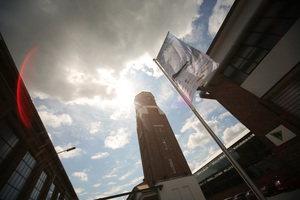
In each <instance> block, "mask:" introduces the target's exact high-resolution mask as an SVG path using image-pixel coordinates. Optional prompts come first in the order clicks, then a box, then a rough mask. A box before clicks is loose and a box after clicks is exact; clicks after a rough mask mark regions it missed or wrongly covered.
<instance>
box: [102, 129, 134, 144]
mask: <svg viewBox="0 0 300 200" xmlns="http://www.w3.org/2000/svg"><path fill="white" fill-rule="evenodd" d="M129 136H130V134H129V132H128V130H127V128H120V129H119V130H118V132H114V131H113V132H111V134H110V135H109V136H108V137H106V138H105V140H104V145H105V147H108V148H112V149H118V148H122V147H124V146H125V145H126V144H128V143H129Z"/></svg>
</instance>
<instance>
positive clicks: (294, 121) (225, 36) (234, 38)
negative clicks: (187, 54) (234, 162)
mask: <svg viewBox="0 0 300 200" xmlns="http://www.w3.org/2000/svg"><path fill="white" fill-rule="evenodd" d="M299 10H300V2H299V1H296V0H255V1H247V0H237V1H235V2H234V4H233V6H232V8H231V10H230V12H229V13H228V15H227V17H226V19H225V21H224V23H223V24H222V26H221V28H220V30H219V32H218V33H217V35H216V37H215V38H214V40H213V42H212V44H211V46H210V47H209V49H208V51H207V54H208V55H209V56H210V57H211V58H212V59H214V60H215V61H216V62H218V63H220V67H219V69H218V70H217V71H216V74H215V75H214V76H213V78H212V79H211V81H210V82H208V83H207V84H206V85H203V86H202V87H199V90H200V97H202V98H208V99H214V100H217V101H218V102H219V103H220V104H222V105H223V106H224V107H225V108H226V109H227V110H228V111H229V112H231V113H232V114H233V115H234V116H235V117H236V118H237V119H238V120H239V121H240V122H241V123H243V124H244V125H245V126H246V127H247V128H248V129H249V130H250V131H251V133H252V134H254V136H255V138H256V139H257V140H258V141H259V142H260V143H262V144H263V145H264V146H265V147H266V148H267V149H268V151H270V152H269V153H268V155H265V156H264V157H263V158H262V160H268V162H269V163H267V164H266V163H265V164H264V165H262V163H261V161H258V160H257V161H254V160H252V161H253V162H256V163H252V164H253V166H252V168H253V169H252V172H251V171H250V170H246V171H247V172H248V175H249V176H251V177H252V178H253V180H254V182H255V183H256V184H257V186H259V187H260V186H261V185H263V184H267V183H270V182H272V181H273V180H274V177H275V176H277V177H294V176H298V175H299V174H300V137H299V133H300V123H299V122H300V64H299V62H300V54H299V52H300V46H299V44H300V20H299V15H300V12H299ZM251 151H252V149H251V147H250V146H249V147H248V152H249V154H251ZM252 161H251V162H252ZM255 168H256V170H255ZM199 170H200V171H201V169H199ZM200 171H199V172H200ZM253 171H255V173H253ZM220 172H221V171H220ZM216 174H217V173H216ZM198 175H200V174H198ZM228 177H230V176H228ZM211 180H212V179H211ZM208 185H209V183H205V182H201V187H202V188H205V187H206V186H208ZM217 187H221V188H220V189H218V188H217ZM225 188H226V185H225V184H223V186H220V185H219V184H212V185H211V187H210V189H209V190H210V191H207V194H209V197H210V199H222V198H225V197H227V195H229V194H231V195H232V194H234V192H237V191H236V190H238V189H236V190H235V191H234V189H233V188H227V189H225ZM203 191H204V193H206V190H203ZM221 191H222V192H221Z"/></svg>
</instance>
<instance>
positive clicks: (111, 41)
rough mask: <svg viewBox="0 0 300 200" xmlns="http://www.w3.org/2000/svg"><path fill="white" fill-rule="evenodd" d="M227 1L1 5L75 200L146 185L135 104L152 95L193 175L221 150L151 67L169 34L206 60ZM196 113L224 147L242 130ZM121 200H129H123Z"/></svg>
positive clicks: (207, 109) (223, 116)
mask: <svg viewBox="0 0 300 200" xmlns="http://www.w3.org/2000/svg"><path fill="white" fill-rule="evenodd" d="M232 4H233V0H187V1H184V2H183V1H182V0H164V1H162V0H123V1H121V0H119V1H118V0H85V1H80V0H74V1H70V0H64V1H61V0H24V1H16V0H2V1H0V32H1V34H2V36H3V38H4V40H5V42H6V44H7V47H8V49H9V51H10V53H11V55H12V57H13V60H14V62H15V64H16V66H17V68H18V69H19V71H20V72H21V71H22V73H21V75H22V78H23V80H24V82H25V85H26V87H27V89H28V91H29V93H30V95H31V97H32V99H33V102H34V104H35V106H36V108H37V110H38V113H39V115H40V117H41V119H42V121H43V123H44V125H45V127H46V130H47V132H48V134H49V137H50V138H51V140H52V142H53V145H54V147H55V149H56V150H57V151H62V150H64V149H67V148H70V147H73V146H74V147H76V150H73V151H70V152H65V153H61V154H59V157H60V159H61V161H62V163H63V165H64V167H65V170H66V172H67V174H68V176H69V178H70V180H71V182H72V184H73V187H74V188H75V191H76V193H77V195H78V197H79V198H80V199H96V198H100V197H105V196H111V195H115V194H120V193H123V192H129V191H131V190H132V189H133V187H134V186H136V185H137V184H139V183H141V182H142V179H143V170H142V163H141V158H140V152H139V146H138V141H137V133H136V119H135V108H134V97H135V95H137V94H139V93H140V92H142V91H146V92H151V93H152V94H153V95H154V97H155V99H156V102H157V104H158V106H159V107H160V108H161V109H162V110H163V111H164V113H165V114H166V116H167V118H168V120H169V122H170V125H171V127H172V128H173V131H174V134H175V136H176V137H177V139H178V142H179V144H180V146H181V149H182V151H183V153H184V155H185V157H186V160H187V162H188V164H189V166H190V168H191V170H192V171H194V170H196V169H198V168H199V166H200V165H201V164H202V163H203V162H204V161H205V160H207V159H209V157H210V156H211V155H213V154H214V153H215V152H216V151H218V150H219V148H218V147H217V145H216V144H215V142H214V141H213V140H212V139H211V137H210V136H209V134H208V133H207V131H206V130H205V128H204V127H203V126H202V125H201V124H200V122H199V121H198V120H197V119H196V117H195V116H194V114H193V113H192V112H191V111H190V110H189V107H188V106H187V105H186V104H185V103H184V102H183V101H182V99H181V97H180V96H179V95H178V94H177V93H176V91H175V89H174V88H173V87H172V86H171V84H170V83H169V82H168V80H167V79H166V78H165V77H164V76H163V74H162V72H160V70H159V68H158V67H157V66H156V64H155V63H154V62H153V58H155V57H156V56H157V54H158V52H159V50H160V47H161V45H162V43H163V41H164V39H165V37H166V35H167V33H168V31H170V32H171V33H172V34H173V35H175V36H176V37H178V38H180V39H181V40H183V41H184V42H186V43H187V44H189V45H191V46H193V47H195V48H196V49H198V50H200V51H203V52H206V51H207V49H208V47H209V46H210V44H211V42H212V40H213V38H214V37H215V35H216V33H217V32H218V30H219V28H220V26H221V24H222V22H223V20H224V18H225V17H226V14H227V13H228V11H229V9H230V8H231V6H232ZM193 105H194V106H195V108H196V109H197V111H198V112H199V113H200V115H201V116H202V117H203V118H204V119H205V120H206V122H207V123H208V124H209V126H210V127H211V128H212V129H213V131H214V132H215V133H216V134H217V136H218V137H219V138H220V139H221V141H222V142H223V143H224V144H228V143H229V142H230V141H232V140H234V138H236V137H237V136H238V135H240V134H245V133H246V132H247V131H248V130H247V129H246V128H245V127H244V126H243V125H242V124H241V123H240V122H239V121H238V120H237V119H235V118H234V117H233V116H232V115H231V114H230V113H229V112H228V111H227V110H226V109H225V108H223V107H222V106H221V105H220V104H219V103H218V102H217V101H215V100H206V99H200V98H199V95H198V94H196V95H195V98H194V101H193ZM119 199H126V197H122V198H119Z"/></svg>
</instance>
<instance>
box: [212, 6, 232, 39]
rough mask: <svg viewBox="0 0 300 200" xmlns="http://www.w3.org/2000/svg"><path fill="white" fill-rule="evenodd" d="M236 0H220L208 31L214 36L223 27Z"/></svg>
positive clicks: (214, 9) (214, 10)
mask: <svg viewBox="0 0 300 200" xmlns="http://www.w3.org/2000/svg"><path fill="white" fill-rule="evenodd" d="M233 2H234V0H218V1H217V3H216V5H215V7H214V8H213V13H212V15H211V16H210V18H209V22H208V33H209V35H210V36H211V37H212V38H213V37H214V36H215V35H216V34H217V32H218V30H219V28H220V27H221V25H222V23H223V21H224V19H225V17H226V15H227V13H228V11H229V10H230V8H231V6H232V4H233Z"/></svg>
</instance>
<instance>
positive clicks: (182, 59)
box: [156, 33, 219, 104]
mask: <svg viewBox="0 0 300 200" xmlns="http://www.w3.org/2000/svg"><path fill="white" fill-rule="evenodd" d="M156 60H157V61H158V62H159V64H160V65H161V66H162V67H163V69H164V70H165V72H166V73H167V74H168V75H169V77H170V78H171V79H172V80H173V81H174V82H175V83H176V85H177V86H178V88H179V89H180V90H181V91H182V93H183V94H184V95H185V96H186V97H187V98H188V100H189V103H190V104H191V103H192V102H193V98H194V95H195V93H196V90H197V88H198V87H199V86H201V85H202V84H203V83H204V82H203V81H204V79H205V78H207V77H208V75H209V74H211V72H213V71H214V70H215V69H217V68H218V67H219V64H218V63H216V62H215V61H213V60H212V59H211V58H210V57H209V56H208V55H206V54H205V53H203V52H201V51H199V50H197V49H195V48H193V47H191V46H189V45H188V44H186V43H184V42H183V41H181V40H179V39H178V38H176V37H175V36H174V35H172V34H170V33H168V35H167V37H166V39H165V41H164V43H163V45H162V47H161V49H160V51H159V53H158V55H157V57H156Z"/></svg>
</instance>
